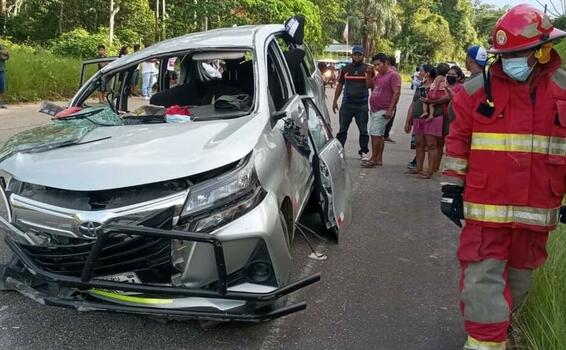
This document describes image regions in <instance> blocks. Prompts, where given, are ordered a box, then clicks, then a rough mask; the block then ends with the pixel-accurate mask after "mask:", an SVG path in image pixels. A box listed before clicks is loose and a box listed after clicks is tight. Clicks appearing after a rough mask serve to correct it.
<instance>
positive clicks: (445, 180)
mask: <svg viewBox="0 0 566 350" xmlns="http://www.w3.org/2000/svg"><path fill="white" fill-rule="evenodd" d="M440 185H441V186H444V185H452V186H460V187H464V180H462V179H460V178H457V177H453V176H446V175H443V176H442V179H441V180H440Z"/></svg>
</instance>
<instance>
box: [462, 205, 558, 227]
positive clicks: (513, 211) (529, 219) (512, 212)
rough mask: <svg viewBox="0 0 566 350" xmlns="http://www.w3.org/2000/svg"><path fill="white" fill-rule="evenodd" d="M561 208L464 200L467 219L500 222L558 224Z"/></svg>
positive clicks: (537, 224) (538, 224) (539, 224)
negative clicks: (492, 203)
mask: <svg viewBox="0 0 566 350" xmlns="http://www.w3.org/2000/svg"><path fill="white" fill-rule="evenodd" d="M559 210H560V208H551V209H545V208H532V207H524V206H513V205H491V204H476V203H470V202H464V217H465V218H466V219H470V220H475V221H483V222H492V223H499V224H507V223H518V224H526V225H536V226H555V225H557V224H558V213H559Z"/></svg>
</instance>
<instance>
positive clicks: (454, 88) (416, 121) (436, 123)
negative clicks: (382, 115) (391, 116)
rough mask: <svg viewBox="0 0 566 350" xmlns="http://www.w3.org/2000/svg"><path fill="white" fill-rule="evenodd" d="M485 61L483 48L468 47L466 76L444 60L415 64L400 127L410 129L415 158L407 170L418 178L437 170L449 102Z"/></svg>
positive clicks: (446, 132) (446, 130) (459, 69)
mask: <svg viewBox="0 0 566 350" xmlns="http://www.w3.org/2000/svg"><path fill="white" fill-rule="evenodd" d="M486 63H487V51H486V50H485V48H483V47H481V46H472V47H470V48H469V49H468V52H467V56H466V70H467V71H469V72H470V77H466V76H465V75H464V72H463V71H462V69H461V68H460V67H459V66H457V65H452V66H450V65H448V64H447V63H439V64H437V65H436V66H433V65H430V64H423V65H421V66H420V67H418V74H415V76H414V79H413V82H412V87H414V90H415V94H414V97H413V100H412V103H411V105H410V107H409V109H408V111H407V118H406V120H405V126H404V129H405V132H407V133H409V132H412V135H413V139H414V143H413V145H414V148H415V158H414V159H413V160H412V161H411V162H409V164H408V168H409V170H408V171H407V173H409V174H414V175H416V176H417V178H419V179H430V178H431V177H432V175H434V174H435V173H437V172H438V171H439V170H440V164H441V161H442V156H443V151H444V138H445V137H446V135H448V131H449V124H450V121H451V120H452V119H453V117H454V115H453V112H452V110H451V108H450V102H451V100H452V98H453V96H454V95H455V94H456V93H458V92H459V91H460V90H461V89H462V84H463V83H464V82H465V81H466V80H467V79H471V78H474V77H475V76H476V75H478V74H481V72H483V69H484V67H485V65H486ZM425 159H427V162H426V167H425Z"/></svg>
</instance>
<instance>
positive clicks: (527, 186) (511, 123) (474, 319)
mask: <svg viewBox="0 0 566 350" xmlns="http://www.w3.org/2000/svg"><path fill="white" fill-rule="evenodd" d="M492 36H493V44H492V47H491V49H490V53H492V54H494V55H495V61H494V62H493V63H492V64H491V67H490V68H489V70H487V71H486V72H485V73H484V74H483V76H482V75H480V76H477V77H475V78H473V79H472V80H470V81H468V82H467V83H466V84H465V85H464V89H463V90H462V91H461V92H460V93H458V94H456V96H455V97H454V100H453V109H454V112H455V116H456V117H455V120H454V121H453V122H452V124H451V126H450V133H449V135H448V136H447V138H446V149H447V156H448V157H447V159H446V161H445V169H444V172H443V179H442V199H441V210H442V212H443V213H444V214H445V215H446V216H448V217H449V218H450V219H451V220H452V221H453V222H455V223H456V224H458V225H459V226H460V227H461V224H460V220H461V219H465V227H464V228H463V230H462V232H461V234H460V244H459V248H458V259H459V261H460V264H461V268H462V274H461V279H460V290H461V303H460V306H461V311H462V314H463V317H464V320H465V330H466V333H467V334H468V339H467V342H466V344H465V346H464V349H467V350H471V349H477V350H479V349H481V350H488V349H489V350H492V349H493V350H499V349H502V350H503V349H505V347H506V343H507V338H508V331H509V327H510V318H511V314H512V312H513V310H515V309H516V308H517V307H518V306H519V305H520V304H521V302H522V301H523V300H524V298H525V296H526V294H527V292H528V290H529V288H530V285H531V278H532V272H533V270H534V269H536V268H538V267H540V266H541V265H542V264H543V263H544V261H545V260H546V258H547V253H546V242H547V238H548V233H549V232H550V231H552V230H554V229H555V228H556V225H557V224H558V222H559V220H560V221H562V222H563V221H565V219H564V217H563V216H562V215H560V214H561V212H563V211H562V210H561V202H562V198H563V196H564V180H565V175H566V72H564V71H562V70H561V69H560V65H561V60H560V57H559V55H558V54H557V53H556V51H555V50H554V49H553V48H552V45H553V41H554V40H556V39H558V38H561V37H564V36H566V32H563V31H561V30H558V29H555V28H554V27H553V25H552V23H551V22H550V20H549V18H548V16H547V15H545V14H544V13H543V12H541V11H539V10H538V9H536V8H534V7H532V6H529V5H518V6H516V7H513V8H512V9H510V10H509V11H508V12H507V13H506V14H505V15H503V16H502V17H501V18H500V19H499V20H498V22H497V23H496V25H495V28H494V30H493V34H492ZM563 209H564V208H563Z"/></svg>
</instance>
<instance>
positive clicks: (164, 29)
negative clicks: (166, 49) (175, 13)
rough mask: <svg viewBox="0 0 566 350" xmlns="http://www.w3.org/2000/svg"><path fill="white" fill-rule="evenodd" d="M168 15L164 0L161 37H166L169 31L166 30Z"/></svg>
mask: <svg viewBox="0 0 566 350" xmlns="http://www.w3.org/2000/svg"><path fill="white" fill-rule="evenodd" d="M166 16H167V13H166V12H165V0H163V2H162V3H161V39H165V38H166V37H167V31H166V28H165V26H166V23H165V21H166Z"/></svg>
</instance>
